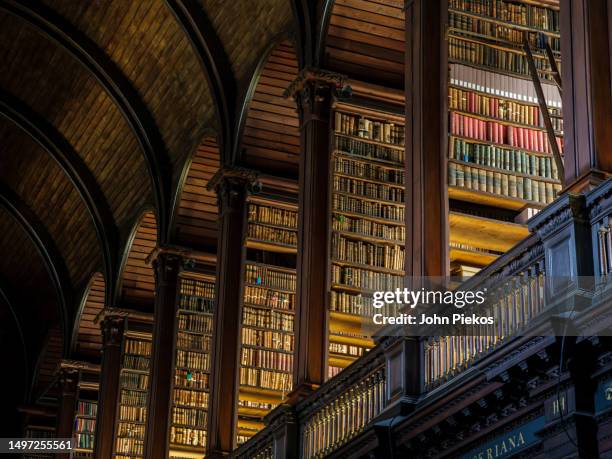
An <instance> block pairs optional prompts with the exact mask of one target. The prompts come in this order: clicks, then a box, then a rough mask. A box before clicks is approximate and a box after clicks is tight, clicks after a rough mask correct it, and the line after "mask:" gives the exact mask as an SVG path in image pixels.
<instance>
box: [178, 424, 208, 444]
mask: <svg viewBox="0 0 612 459" xmlns="http://www.w3.org/2000/svg"><path fill="white" fill-rule="evenodd" d="M170 443H172V444H175V445H185V446H197V447H200V448H204V447H205V446H206V431H205V430H201V429H190V428H186V427H174V426H172V427H170Z"/></svg>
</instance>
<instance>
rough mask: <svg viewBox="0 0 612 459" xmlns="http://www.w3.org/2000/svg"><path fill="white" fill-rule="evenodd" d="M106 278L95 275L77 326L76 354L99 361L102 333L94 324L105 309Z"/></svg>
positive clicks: (98, 274)
mask: <svg viewBox="0 0 612 459" xmlns="http://www.w3.org/2000/svg"><path fill="white" fill-rule="evenodd" d="M104 288H105V284H104V277H103V276H102V274H100V273H95V274H94V275H93V277H92V279H91V281H90V284H89V286H88V288H87V290H86V292H85V295H84V297H83V303H82V307H81V314H80V316H79V318H78V319H79V321H78V323H77V324H76V325H77V327H78V331H77V337H76V338H77V339H76V343H75V347H74V352H75V353H76V354H77V355H78V356H79V357H84V358H86V359H88V360H93V361H97V360H99V359H100V352H101V350H102V333H101V331H100V326H99V325H98V324H96V323H94V321H95V319H96V317H97V316H98V314H99V313H100V311H101V310H102V309H103V308H104Z"/></svg>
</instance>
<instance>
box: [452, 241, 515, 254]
mask: <svg viewBox="0 0 612 459" xmlns="http://www.w3.org/2000/svg"><path fill="white" fill-rule="evenodd" d="M449 246H450V248H451V249H459V250H466V251H468V252H481V253H486V254H489V255H502V254H503V252H499V251H497V250H492V249H485V248H483V247H476V246H474V245H471V244H465V243H462V242H455V241H451V242H450V243H449Z"/></svg>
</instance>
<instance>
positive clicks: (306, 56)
mask: <svg viewBox="0 0 612 459" xmlns="http://www.w3.org/2000/svg"><path fill="white" fill-rule="evenodd" d="M290 2H291V10H292V12H293V19H294V22H295V26H296V29H297V33H296V41H297V48H298V53H297V54H298V62H299V64H300V68H301V69H302V68H304V67H308V66H311V65H313V64H314V62H313V53H312V50H313V49H314V43H313V30H312V29H313V27H312V22H313V17H312V15H313V11H312V7H311V6H310V3H311V2H309V1H308V0H290Z"/></svg>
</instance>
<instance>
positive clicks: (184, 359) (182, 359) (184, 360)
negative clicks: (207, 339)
mask: <svg viewBox="0 0 612 459" xmlns="http://www.w3.org/2000/svg"><path fill="white" fill-rule="evenodd" d="M176 366H177V367H183V368H189V369H194V370H200V371H209V370H210V354H209V353H207V352H194V351H183V350H181V349H178V350H177V351H176Z"/></svg>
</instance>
